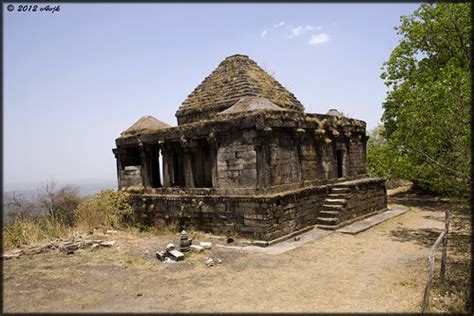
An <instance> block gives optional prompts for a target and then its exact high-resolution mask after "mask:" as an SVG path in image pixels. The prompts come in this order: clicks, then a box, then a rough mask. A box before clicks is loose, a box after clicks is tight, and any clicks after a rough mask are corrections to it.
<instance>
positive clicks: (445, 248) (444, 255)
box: [440, 209, 449, 283]
mask: <svg viewBox="0 0 474 316" xmlns="http://www.w3.org/2000/svg"><path fill="white" fill-rule="evenodd" d="M444 231H445V232H446V234H445V235H444V239H443V253H442V256H441V272H440V279H441V282H443V283H444V280H445V276H446V259H447V252H448V231H449V210H448V209H446V214H445V220H444Z"/></svg>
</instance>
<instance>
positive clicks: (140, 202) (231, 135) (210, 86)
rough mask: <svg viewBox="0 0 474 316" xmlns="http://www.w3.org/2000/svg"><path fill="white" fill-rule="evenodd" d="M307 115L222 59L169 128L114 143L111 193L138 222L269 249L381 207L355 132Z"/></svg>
mask: <svg viewBox="0 0 474 316" xmlns="http://www.w3.org/2000/svg"><path fill="white" fill-rule="evenodd" d="M333 112H334V111H330V112H329V113H328V114H327V115H322V114H307V113H304V108H303V106H302V105H301V104H300V102H299V101H298V100H297V99H296V98H295V97H294V95H293V94H291V93H290V92H288V91H287V90H286V89H285V88H283V87H282V86H281V85H280V84H279V83H278V82H276V81H275V80H274V79H273V78H272V77H271V76H269V75H268V74H266V73H265V72H264V71H263V70H261V69H260V68H259V67H258V66H257V64H256V63H255V62H253V61H252V60H250V59H249V58H248V57H246V56H242V55H235V56H231V57H228V58H226V59H225V60H224V61H223V62H222V63H221V64H220V65H219V67H218V68H217V69H216V70H215V71H214V72H213V73H211V75H210V76H209V77H207V78H206V79H205V80H204V81H203V83H201V84H200V85H199V86H198V87H197V88H196V89H195V90H194V92H193V93H191V95H190V96H189V97H188V98H187V99H186V101H184V102H183V105H182V106H181V108H180V109H179V110H178V112H177V113H176V116H177V118H178V126H176V127H171V126H169V125H167V124H165V123H163V122H160V121H159V120H157V119H155V118H153V117H150V116H148V117H143V118H141V119H140V120H139V121H138V122H137V123H135V124H134V125H132V126H131V127H130V128H129V129H127V130H126V131H124V132H123V133H122V135H121V136H120V137H119V138H117V140H116V145H117V148H115V149H114V154H115V156H116V158H117V173H118V174H117V177H118V181H119V189H122V190H128V191H129V192H131V193H132V201H133V206H134V209H135V214H136V216H137V218H139V219H140V220H141V221H142V222H144V223H148V224H152V223H154V222H156V221H164V222H165V223H177V224H179V225H182V226H194V227H196V228H198V229H201V230H204V231H210V232H213V233H221V234H233V233H238V234H240V235H242V236H246V237H249V238H252V239H255V240H263V241H271V240H274V239H276V238H280V237H282V236H286V235H289V234H292V233H294V232H297V231H299V230H301V229H305V228H308V227H311V226H314V225H318V226H319V227H322V228H328V229H334V228H336V227H339V226H341V225H344V224H345V223H348V222H350V221H353V220H354V219H357V218H361V217H364V216H367V215H368V214H371V213H373V212H377V211H380V210H383V209H385V208H386V190H385V183H384V181H383V180H381V179H374V178H369V177H368V176H367V174H366V170H365V159H366V157H365V152H366V143H367V136H366V134H365V123H364V122H363V121H360V120H355V119H350V118H346V117H344V116H342V115H340V114H339V113H337V112H336V114H334V113H333Z"/></svg>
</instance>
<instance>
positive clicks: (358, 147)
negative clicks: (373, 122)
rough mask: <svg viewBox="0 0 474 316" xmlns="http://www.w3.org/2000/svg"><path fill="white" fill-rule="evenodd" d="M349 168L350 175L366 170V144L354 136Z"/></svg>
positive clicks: (350, 147) (350, 145)
mask: <svg viewBox="0 0 474 316" xmlns="http://www.w3.org/2000/svg"><path fill="white" fill-rule="evenodd" d="M349 170H350V172H351V174H350V175H359V174H364V173H365V172H366V170H365V150H364V144H363V143H362V141H361V140H360V139H359V138H353V139H352V140H351V142H350V143H349Z"/></svg>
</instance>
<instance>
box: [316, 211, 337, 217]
mask: <svg viewBox="0 0 474 316" xmlns="http://www.w3.org/2000/svg"><path fill="white" fill-rule="evenodd" d="M319 216H320V217H339V211H324V210H323V211H321V212H319Z"/></svg>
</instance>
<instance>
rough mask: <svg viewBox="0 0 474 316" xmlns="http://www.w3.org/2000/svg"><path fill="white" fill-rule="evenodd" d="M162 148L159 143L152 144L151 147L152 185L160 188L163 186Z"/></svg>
mask: <svg viewBox="0 0 474 316" xmlns="http://www.w3.org/2000/svg"><path fill="white" fill-rule="evenodd" d="M159 157H160V150H159V148H158V145H156V146H152V147H151V148H150V159H151V163H150V171H149V174H150V185H151V187H152V188H159V187H161V179H160V160H159Z"/></svg>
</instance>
